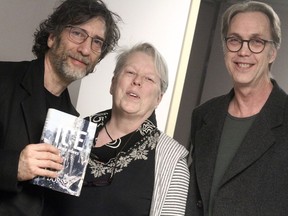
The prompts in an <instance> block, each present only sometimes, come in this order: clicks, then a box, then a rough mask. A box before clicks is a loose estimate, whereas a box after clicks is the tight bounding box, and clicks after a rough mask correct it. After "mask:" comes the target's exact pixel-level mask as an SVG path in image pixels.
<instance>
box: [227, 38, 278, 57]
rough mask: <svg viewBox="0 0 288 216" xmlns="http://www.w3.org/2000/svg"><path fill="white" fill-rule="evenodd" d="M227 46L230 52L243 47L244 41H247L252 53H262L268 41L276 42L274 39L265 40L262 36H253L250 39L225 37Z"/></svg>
mask: <svg viewBox="0 0 288 216" xmlns="http://www.w3.org/2000/svg"><path fill="white" fill-rule="evenodd" d="M225 42H226V47H227V49H228V50H229V51H230V52H238V51H239V50H240V49H241V48H242V47H243V43H244V42H247V44H248V48H249V50H250V51H251V52H252V53H255V54H258V53H261V52H262V51H263V50H264V48H265V45H266V43H274V41H273V40H264V39H261V38H252V39H250V40H242V39H240V38H238V37H227V38H225Z"/></svg>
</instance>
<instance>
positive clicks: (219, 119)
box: [192, 80, 287, 203]
mask: <svg viewBox="0 0 288 216" xmlns="http://www.w3.org/2000/svg"><path fill="white" fill-rule="evenodd" d="M272 82H273V84H274V87H273V90H272V92H271V94H270V97H269V98H268V100H267V102H266V104H265V105H264V107H263V108H262V110H261V111H260V113H259V115H258V116H257V118H256V119H255V121H254V123H253V125H252V126H251V128H250V130H249V132H248V133H247V135H246V137H245V139H244V140H243V142H242V144H241V146H240V147H239V149H238V151H237V153H236V155H235V157H234V158H233V160H232V162H231V164H230V166H229V167H228V169H227V171H226V173H225V174H224V176H223V179H222V181H221V183H220V186H221V185H223V184H225V183H226V182H228V181H229V180H230V179H231V178H233V177H235V176H236V175H237V174H238V173H240V172H242V171H243V170H245V169H246V168H247V167H248V166H250V165H251V164H252V163H253V162H255V161H257V160H258V159H259V158H260V157H261V155H263V154H264V153H265V152H266V151H267V150H268V149H269V148H270V147H271V145H273V144H274V143H275V137H274V132H273V129H274V128H276V127H278V126H281V125H282V124H283V119H284V107H285V102H286V98H287V95H286V94H285V93H284V92H283V91H282V90H281V89H280V88H279V86H278V85H277V83H276V82H275V81H274V80H272ZM233 96H234V91H233V89H232V90H231V91H230V93H229V94H227V95H225V96H222V97H219V98H218V99H216V100H214V101H215V102H212V104H211V105H210V106H208V109H207V110H208V111H207V110H206V114H204V115H203V118H202V119H201V120H200V121H202V122H201V124H202V127H201V128H200V129H199V130H198V131H197V132H196V135H195V140H194V142H195V144H196V145H195V147H194V153H193V156H192V157H193V161H194V165H195V169H196V176H197V182H198V186H199V189H200V193H201V197H202V199H203V201H204V202H206V203H208V201H209V197H210V191H211V185H212V180H213V174H214V167H215V162H216V158H217V152H218V146H219V143H220V139H221V134H222V128H223V125H224V122H225V118H226V115H227V110H228V105H229V102H230V100H231V99H232V97H233ZM204 112H205V110H204ZM200 116H201V115H200ZM198 123H199V122H198ZM198 158H199V159H198ZM194 159H195V160H194Z"/></svg>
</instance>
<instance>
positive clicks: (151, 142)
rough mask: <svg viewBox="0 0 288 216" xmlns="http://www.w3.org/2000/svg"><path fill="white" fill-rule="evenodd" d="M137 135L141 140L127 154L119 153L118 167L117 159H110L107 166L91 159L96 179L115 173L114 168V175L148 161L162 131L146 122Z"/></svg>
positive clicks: (92, 170)
mask: <svg viewBox="0 0 288 216" xmlns="http://www.w3.org/2000/svg"><path fill="white" fill-rule="evenodd" d="M105 117H107V116H105ZM105 117H104V118H105ZM100 118H102V119H101V120H100V121H103V114H102V115H101V116H100ZM93 120H94V121H96V120H97V122H98V123H100V122H99V121H98V120H99V119H96V118H94V119H93ZM137 133H139V134H140V137H141V139H140V140H139V141H137V142H136V143H135V144H134V145H133V146H131V147H130V148H129V149H128V150H127V152H123V151H121V152H120V153H119V154H120V155H119V157H118V160H117V161H116V166H114V165H115V158H112V159H110V160H109V161H108V163H106V164H105V163H102V162H100V161H97V160H96V159H91V158H90V160H89V165H90V169H91V174H92V175H93V176H94V177H95V178H96V177H101V176H102V175H105V174H107V173H111V172H113V169H114V167H115V170H114V173H119V172H121V171H123V169H125V168H126V167H128V166H129V164H130V163H132V162H133V161H137V160H147V159H148V154H149V151H151V150H154V149H155V148H156V145H157V142H158V138H159V136H160V131H159V130H158V129H157V128H156V126H155V125H154V124H153V123H152V122H151V121H150V120H146V121H145V122H144V123H143V124H142V125H141V126H140V128H139V129H138V130H137Z"/></svg>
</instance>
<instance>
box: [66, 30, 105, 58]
mask: <svg viewBox="0 0 288 216" xmlns="http://www.w3.org/2000/svg"><path fill="white" fill-rule="evenodd" d="M66 28H70V29H69V39H70V40H71V41H72V42H74V43H77V44H81V43H84V41H86V40H87V38H88V37H90V38H91V39H92V40H91V49H92V51H94V52H96V53H101V52H103V51H104V50H105V49H106V48H107V44H106V43H105V42H104V41H103V39H101V38H100V37H98V36H95V37H91V36H90V35H88V33H87V32H86V31H85V30H84V29H82V28H79V27H75V26H71V25H68V26H66Z"/></svg>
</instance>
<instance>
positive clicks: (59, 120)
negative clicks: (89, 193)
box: [32, 108, 97, 196]
mask: <svg viewBox="0 0 288 216" xmlns="http://www.w3.org/2000/svg"><path fill="white" fill-rule="evenodd" d="M96 127H97V124H96V123H93V122H90V121H88V120H85V119H83V118H81V117H77V116H74V115H71V114H68V113H65V112H62V111H59V110H56V109H51V108H50V109H48V112H47V116H46V120H45V124H44V127H43V132H42V136H41V142H45V143H50V144H52V145H54V146H56V147H57V148H58V149H59V150H60V152H61V155H62V157H63V159H64V161H63V169H62V170H61V171H59V174H58V177H57V178H48V177H43V176H38V177H36V178H34V179H33V180H32V183H33V184H35V185H40V186H43V187H47V188H50V189H52V190H56V191H60V192H63V193H67V194H70V195H74V196H79V195H80V192H81V189H82V184H83V180H84V176H85V171H86V167H87V164H88V161H89V155H90V151H91V148H92V145H93V139H94V136H95V131H96Z"/></svg>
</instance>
